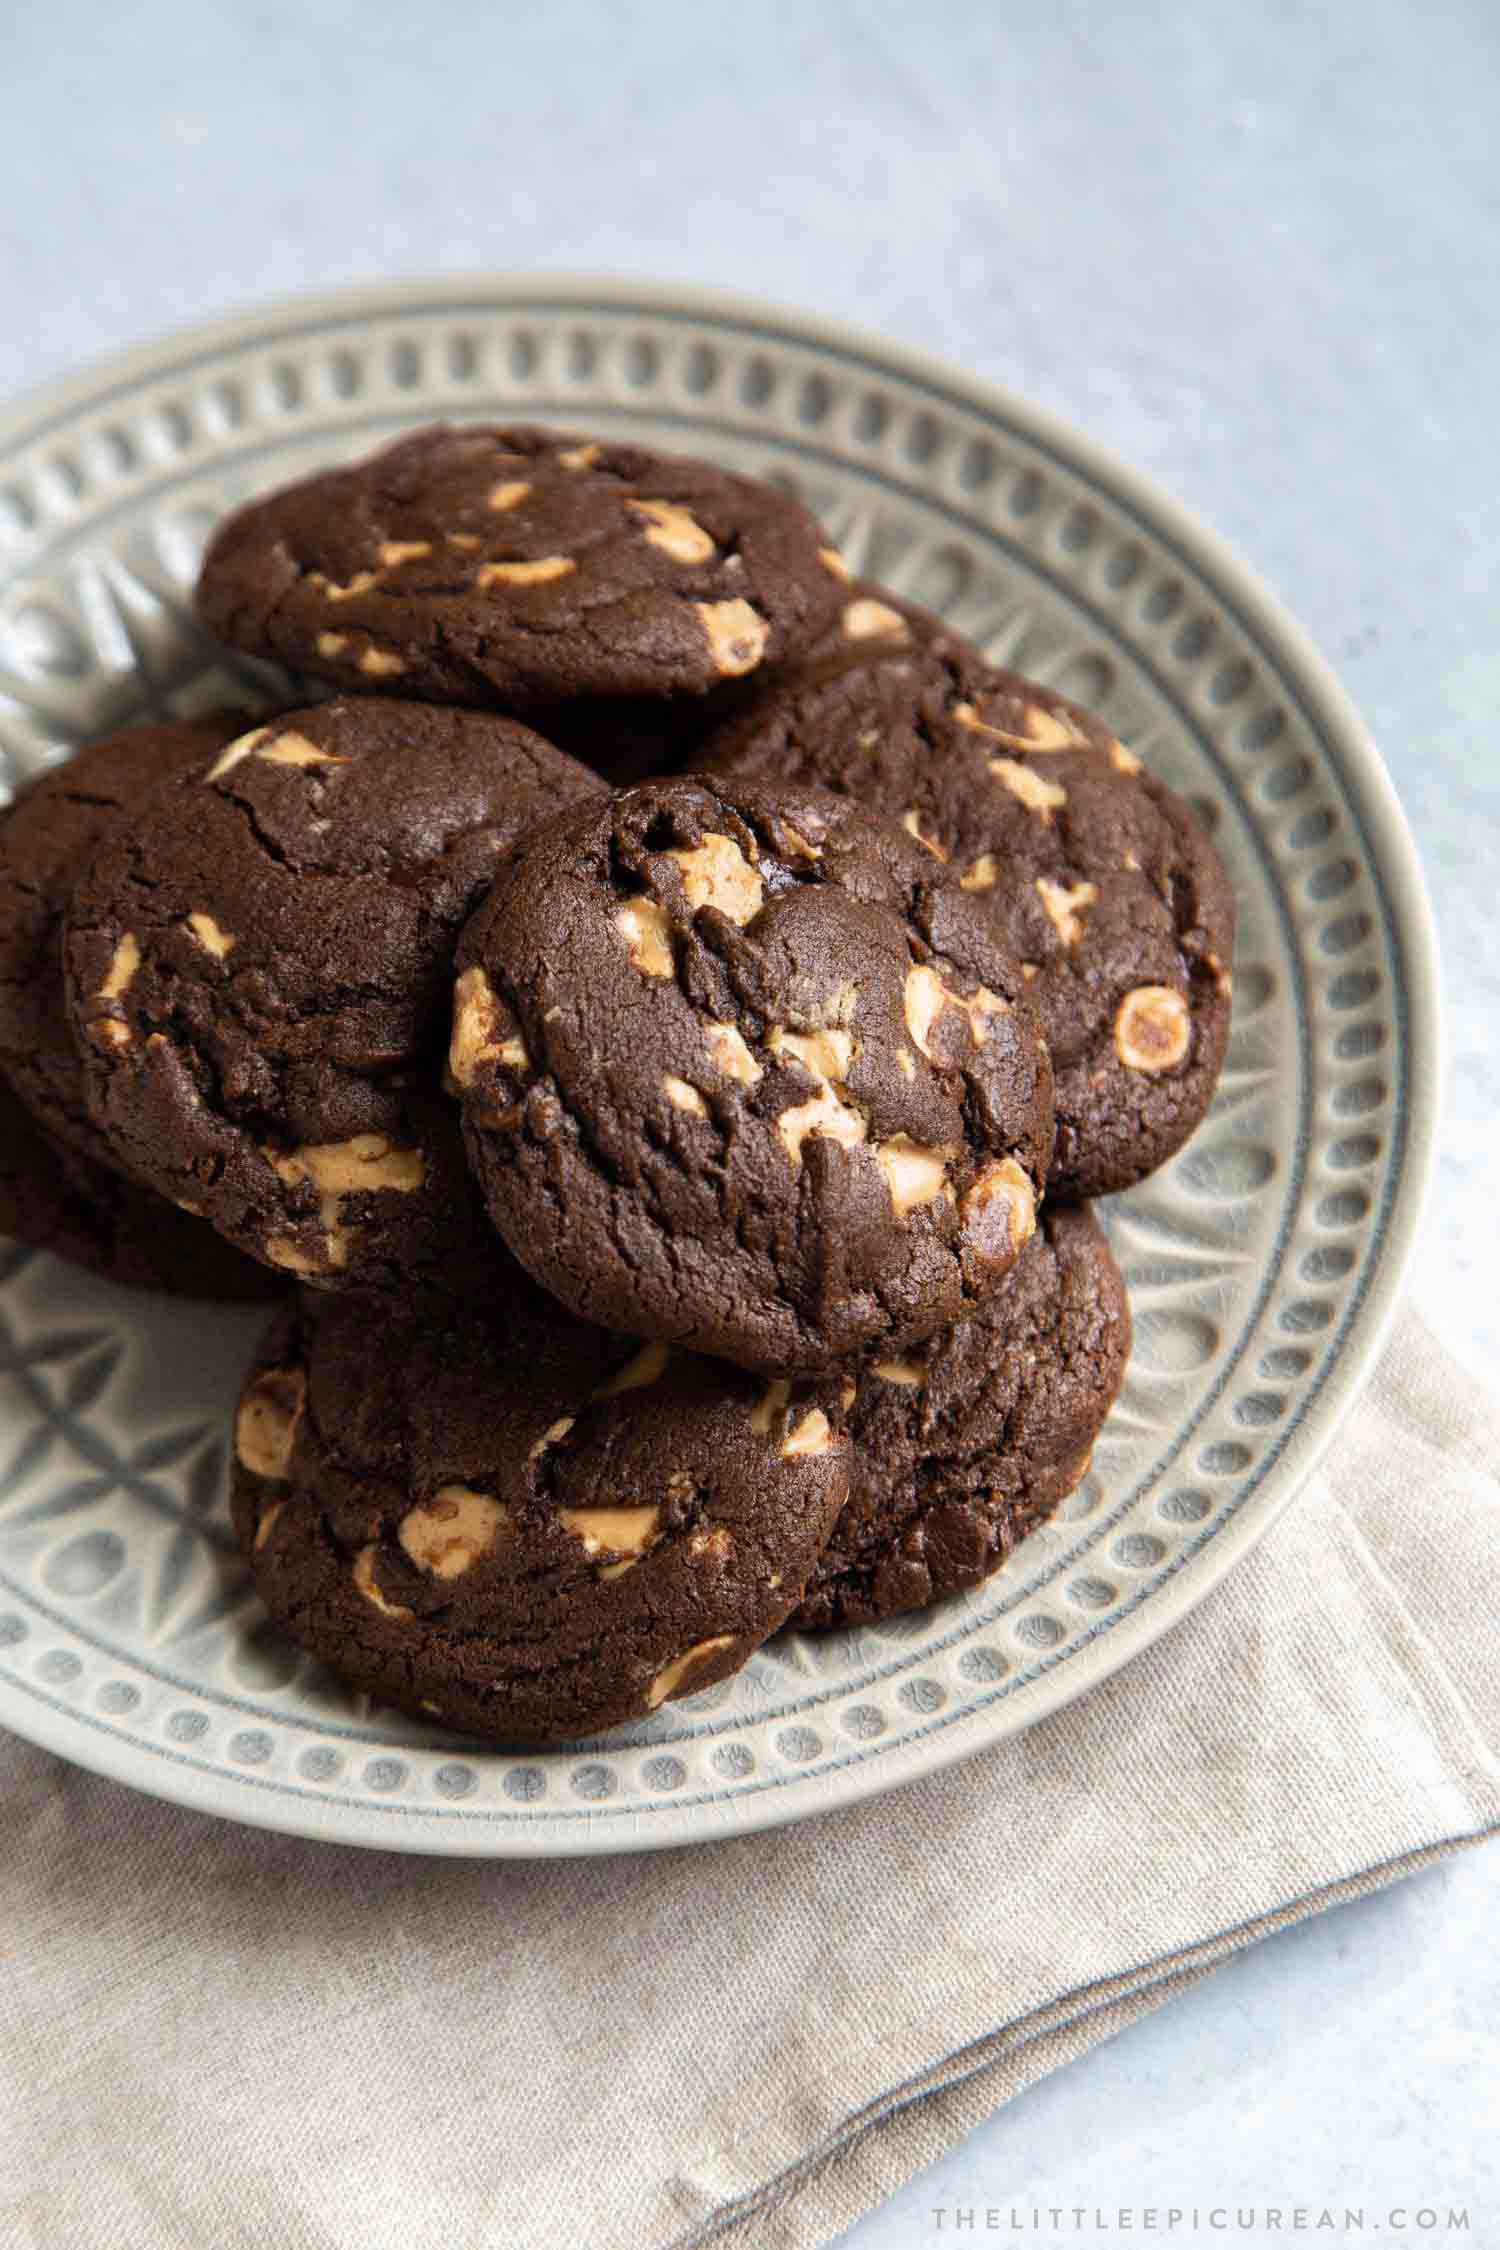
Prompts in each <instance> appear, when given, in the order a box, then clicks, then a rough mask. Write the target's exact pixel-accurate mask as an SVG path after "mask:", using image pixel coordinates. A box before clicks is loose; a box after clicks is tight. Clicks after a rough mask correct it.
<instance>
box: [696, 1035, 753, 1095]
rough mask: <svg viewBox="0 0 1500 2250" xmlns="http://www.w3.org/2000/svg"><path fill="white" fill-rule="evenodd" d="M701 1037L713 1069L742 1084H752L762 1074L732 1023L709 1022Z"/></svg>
mask: <svg viewBox="0 0 1500 2250" xmlns="http://www.w3.org/2000/svg"><path fill="white" fill-rule="evenodd" d="M703 1037H704V1041H705V1044H706V1045H707V1047H708V1053H709V1059H710V1061H711V1062H712V1063H713V1066H714V1068H715V1070H722V1071H723V1073H724V1076H725V1077H726V1078H735V1079H738V1081H739V1083H740V1084H741V1085H742V1086H754V1085H756V1084H757V1083H758V1081H759V1080H760V1078H761V1077H762V1076H763V1075H764V1074H763V1072H762V1070H761V1067H760V1064H759V1063H758V1062H757V1061H756V1059H755V1057H754V1055H752V1054H751V1052H750V1049H749V1048H748V1047H747V1046H746V1044H745V1042H744V1040H743V1038H742V1037H741V1035H740V1033H739V1030H738V1028H737V1027H736V1026H735V1025H734V1024H732V1023H711V1024H709V1025H708V1026H707V1027H706V1029H705V1030H704V1033H703Z"/></svg>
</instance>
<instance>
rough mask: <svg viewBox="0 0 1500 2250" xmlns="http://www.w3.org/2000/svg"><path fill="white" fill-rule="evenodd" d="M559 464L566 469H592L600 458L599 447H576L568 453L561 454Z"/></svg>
mask: <svg viewBox="0 0 1500 2250" xmlns="http://www.w3.org/2000/svg"><path fill="white" fill-rule="evenodd" d="M557 458H558V462H559V464H560V466H561V467H563V468H564V469H591V468H592V467H593V466H594V463H595V462H596V461H597V460H598V458H599V448H598V446H597V445H575V446H572V447H571V448H570V449H569V451H568V452H566V453H559V455H558V456H557Z"/></svg>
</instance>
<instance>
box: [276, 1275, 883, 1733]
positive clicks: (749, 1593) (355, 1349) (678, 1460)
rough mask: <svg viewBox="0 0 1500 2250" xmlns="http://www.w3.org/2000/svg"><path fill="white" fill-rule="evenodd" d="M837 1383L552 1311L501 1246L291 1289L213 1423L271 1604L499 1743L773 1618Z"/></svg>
mask: <svg viewBox="0 0 1500 2250" xmlns="http://www.w3.org/2000/svg"><path fill="white" fill-rule="evenodd" d="M836 1412H837V1385H836V1384H833V1385H830V1384H823V1385H816V1384H812V1385H802V1386H798V1387H794V1386H792V1385H790V1384H788V1383H784V1382H781V1383H771V1384H767V1383H765V1382H763V1381H761V1380H758V1379H757V1378H755V1377H753V1376H749V1375H746V1374H743V1373H741V1372H740V1371H739V1370H738V1369H735V1368H730V1367H726V1366H724V1365H723V1364H722V1363H720V1362H716V1361H712V1360H707V1359H701V1358H698V1357H695V1356H693V1355H690V1354H687V1353H681V1352H672V1351H669V1350H668V1348H667V1347H666V1346H664V1345H660V1344H649V1345H644V1346H642V1345H640V1344H637V1343H635V1342H632V1341H630V1340H628V1339H626V1338H623V1337H618V1336H610V1335H607V1334H606V1333H605V1332H604V1331H603V1330H602V1329H597V1328H592V1327H589V1326H587V1325H585V1324H584V1323H582V1322H579V1321H575V1320H573V1319H571V1318H570V1317H569V1316H568V1314H566V1313H565V1312H564V1311H563V1310H562V1309H561V1308H560V1307H559V1306H558V1305H556V1304H555V1303H553V1301H552V1300H551V1299H550V1298H549V1297H547V1296H545V1295H544V1293H543V1292H542V1291H540V1290H538V1289H536V1288H535V1287H534V1286H533V1284H532V1283H531V1282H529V1281H528V1280H527V1279H526V1277H525V1276H524V1275H523V1274H522V1273H521V1272H520V1271H519V1269H517V1268H515V1267H514V1266H513V1265H512V1264H511V1261H510V1260H509V1259H507V1258H506V1257H505V1255H504V1253H503V1251H501V1250H500V1249H499V1247H498V1245H497V1246H495V1248H494V1249H493V1251H492V1252H491V1254H490V1257H489V1260H488V1261H487V1264H486V1267H485V1270H484V1271H483V1272H482V1273H478V1272H476V1275H475V1278H474V1282H473V1286H472V1288H471V1289H470V1290H468V1291H464V1290H462V1289H453V1288H450V1289H449V1290H448V1291H446V1292H444V1293H443V1294H441V1295H437V1296H434V1297H433V1298H431V1299H429V1300H426V1301H425V1302H424V1304H423V1306H422V1308H421V1310H420V1311H415V1310H412V1311H408V1310H405V1309H401V1310H394V1311H393V1312H392V1314H391V1318H390V1320H389V1321H388V1322H387V1323H386V1324H385V1325H384V1326H383V1327H382V1330H381V1333H380V1336H379V1338H378V1341H377V1339H376V1338H374V1337H373V1336H372V1334H371V1329H370V1322H369V1318H368V1311H367V1308H366V1307H365V1306H364V1305H362V1304H361V1303H360V1302H359V1301H357V1300H356V1299H353V1298H350V1297H326V1296H316V1297H315V1296H313V1295H312V1294H311V1293H306V1292H304V1293H303V1295H302V1297H301V1301H300V1304H299V1305H298V1306H296V1307H294V1308H292V1309H291V1310H290V1311H288V1312H287V1313H286V1314H285V1315H284V1316H282V1317H281V1318H280V1319H278V1321H277V1322H276V1323H275V1324H274V1326H273V1328H272V1329H271V1331H270V1333H269V1334H268V1336H267V1338H266V1339H265V1342H264V1344H263V1346H262V1349H261V1352H260V1354H259V1357H258V1359H257V1361H256V1364H255V1366H254V1367H253V1368H252V1370H251V1373H250V1375H249V1377H248V1380H247V1382H246V1384H245V1387H244V1390H243V1392H242V1394H241V1398H240V1403H239V1408H238V1413H237V1417H236V1424H235V1466H234V1477H233V1511H234V1523H235V1530H236V1533H237V1536H238V1538H239V1541H240V1544H241V1546H242V1547H243V1548H244V1550H245V1553H246V1554H247V1556H248V1557H249V1560H250V1563H251V1566H252V1569H253V1571H254V1575H255V1581H256V1584H257V1586H258V1588H259V1590H260V1593H261V1596H262V1598H263V1599H264V1601H265V1603H266V1605H267V1607H268V1608H269V1609H270V1611H271V1613H272V1614H273V1616H275V1617H276V1618H277V1619H279V1621H280V1622H281V1623H282V1624H283V1625H284V1626H285V1627H286V1629H287V1630H288V1631H289V1632H291V1633H292V1634H293V1635H294V1636H295V1637H296V1638H297V1639H298V1640H299V1641H301V1642H302V1643H303V1644H304V1645H305V1646H306V1647H308V1648H311V1649H313V1650H314V1651H315V1652H316V1653H317V1654H318V1655H319V1656H320V1657H322V1658H323V1659H324V1660H325V1661H326V1662H327V1663H328V1664H329V1665H330V1666H332V1668H333V1669H334V1670H335V1671H337V1672H340V1673H341V1674H343V1676H344V1677H345V1678H346V1679H348V1680H351V1681H352V1682H354V1683H355V1684H356V1685H357V1686H359V1687H361V1688H364V1689H367V1690H368V1691H369V1692H370V1693H372V1694H374V1695H377V1696H380V1697H382V1698H384V1699H385V1700H387V1701H389V1702H393V1703H398V1704H401V1705H403V1706H405V1707H406V1708H407V1709H409V1710H415V1711H419V1712H422V1713H424V1714H426V1715H427V1716H428V1717H432V1718H437V1719H441V1720H443V1721H446V1722H447V1723H448V1724H449V1725H451V1726H455V1727H459V1728H462V1729H463V1730H464V1731H466V1732H470V1733H475V1734H483V1735H489V1736H496V1737H500V1738H502V1739H507V1738H508V1739H511V1740H515V1741H548V1740H554V1739H560V1738H565V1737H568V1736H577V1735H582V1734H588V1733H592V1732H594V1731H596V1730H598V1729H600V1728H602V1727H608V1726H613V1725H616V1724H617V1723H619V1722H620V1721H622V1720H625V1719H629V1718H634V1717H638V1716H641V1715H644V1714H646V1713H648V1712H651V1711H654V1710H656V1709H658V1708H659V1707H660V1706H661V1705H662V1704H664V1703H665V1702H667V1701H669V1700H670V1699H671V1698H672V1697H674V1696H678V1695H690V1694H692V1693H694V1692H695V1691H696V1690H697V1689H699V1688H703V1687H707V1686H709V1685H710V1684H711V1683H712V1682H713V1681H715V1680H721V1679H724V1678H726V1677H727V1676H728V1674H729V1673H731V1672H733V1671H736V1670H738V1668H739V1667H740V1665H742V1664H743V1663H744V1662H745V1660H746V1658H747V1657H749V1656H750V1655H751V1654H752V1652H753V1651H754V1650H755V1649H756V1648H757V1647H758V1646H759V1645H760V1643H761V1642H762V1641H763V1640H765V1639H766V1638H767V1637H768V1636H769V1635H770V1634H771V1633H773V1632H774V1631H775V1630H776V1629H777V1627H778V1626H779V1625H780V1624H781V1623H782V1622H783V1620H784V1619H785V1617H786V1616H787V1614H788V1612H789V1611H790V1610H791V1608H792V1607H793V1606H794V1604H795V1602H796V1600H797V1598H798V1595H799V1594H800V1592H801V1589H802V1586H803V1584H804V1583H805V1581H806V1579H807V1576H808V1574H809V1572H810V1571H811V1569H812V1566H813V1563H814V1561H815V1560H816V1557H817V1554H818V1550H819V1548H820V1546H821V1545H822V1542H823V1540H824V1538H825V1537H826V1536H827V1533H828V1530H829V1527H830V1526H831V1524H832V1522H833V1520H834V1518H835V1516H836V1515H837V1513H838V1510H839V1508H840V1506H841V1504H842V1502H843V1499H844V1496H845V1494H846V1492H847V1490H848V1477H847V1464H848V1445H847V1441H846V1440H845V1439H844V1438H843V1437H842V1436H841V1435H839V1433H838V1432H837V1430H836V1428H835V1425H834V1417H835V1416H836Z"/></svg>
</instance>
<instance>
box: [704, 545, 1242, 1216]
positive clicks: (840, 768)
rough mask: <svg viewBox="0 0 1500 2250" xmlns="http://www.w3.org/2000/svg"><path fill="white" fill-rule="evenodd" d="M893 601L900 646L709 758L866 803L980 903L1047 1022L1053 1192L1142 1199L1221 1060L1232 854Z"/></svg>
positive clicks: (768, 717) (1067, 721) (1130, 772)
mask: <svg viewBox="0 0 1500 2250" xmlns="http://www.w3.org/2000/svg"><path fill="white" fill-rule="evenodd" d="M877 594H878V590H872V589H861V590H860V598H862V599H866V600H869V599H875V598H876V597H877ZM884 606H885V607H886V608H887V610H888V614H889V615H890V616H891V617H894V618H896V619H897V623H898V625H899V627H900V631H899V632H898V633H894V634H893V633H891V632H889V631H887V632H885V633H876V632H872V633H871V634H870V635H869V636H868V637H867V657H866V660H864V661H861V660H860V650H859V647H858V642H857V641H856V644H855V652H854V660H853V661H845V662H832V663H829V662H826V661H825V662H824V663H822V664H821V665H814V666H811V667H809V669H808V670H807V672H806V673H805V675H803V676H798V675H796V674H792V675H790V676H788V677H786V678H784V679H783V680H781V681H780V682H779V683H776V684H774V685H772V686H770V687H769V688H768V690H767V692H766V694H765V696H764V697H763V698H762V699H761V700H760V701H759V702H758V704H757V705H756V707H755V708H754V709H753V710H752V711H750V712H748V713H746V714H744V715H742V716H740V717H738V718H736V719H734V720H731V721H730V722H728V723H727V725H726V726H725V727H724V728H723V729H722V730H721V731H720V732H719V733H718V734H717V735H716V736H715V737H714V738H713V740H712V741H711V743H710V744H709V746H708V748H707V749H706V751H704V752H703V753H702V754H700V756H699V757H698V759H697V763H698V765H699V767H700V769H701V770H702V771H703V772H705V773H707V774H711V775H717V776H730V775H733V776H737V777H739V778H742V779H746V780H753V781H758V782H766V783H777V782H784V783H789V784H794V785H805V784H816V785H817V786H819V787H822V788H826V789H833V790H836V791H838V792H839V793H840V794H841V795H845V796H849V797H852V798H855V799H857V801H858V802H859V803H860V804H861V805H863V806H865V807H866V808H868V809H871V810H874V811H877V812H881V813H884V814H885V815H886V816H887V817H888V818H891V819H894V820H897V821H899V822H900V823H901V824H902V826H903V827H904V828H905V829H906V831H907V833H908V834H909V835H911V836H913V837H915V838H916V839H917V841H918V842H919V843H921V844H922V845H923V846H924V847H925V848H926V849H927V850H928V851H929V852H931V853H932V854H933V855H934V857H935V858H936V859H937V860H938V861H939V862H940V864H941V865H942V866H943V867H945V868H946V869H948V870H949V871H950V872H951V873H952V874H953V875H954V876H955V877H956V878H957V880H958V881H959V882H960V883H961V884H962V886H963V887H964V889H965V890H966V891H968V892H970V893H971V894H972V895H974V896H975V897H977V898H982V899H984V900H985V901H986V902H987V904H988V906H989V909H990V911H991V913H992V914H993V916H994V919H995V922H996V926H997V928H998V929H999V931H1000V932H1001V934H1002V936H1003V938H1004V940H1005V942H1006V943H1007V944H1008V945H1009V946H1010V948H1011V949H1012V951H1013V952H1015V953H1016V954H1017V955H1018V957H1019V958H1020V959H1021V960H1022V961H1023V962H1024V963H1025V964H1026V965H1027V968H1028V970H1029V972H1030V976H1031V990H1032V994H1033V997H1034V998H1035V1000H1036V1002H1037V1005H1038V1007H1039V1009H1040V1011H1041V1015H1042V1020H1043V1022H1044V1024H1045V1026H1046V1031H1047V1038H1048V1044H1049V1047H1050V1049H1051V1054H1052V1062H1053V1069H1054V1071H1055V1074H1056V1099H1057V1140H1056V1146H1055V1149H1054V1153H1053V1159H1052V1166H1051V1170H1050V1173H1049V1177H1048V1189H1049V1192H1050V1193H1051V1194H1053V1195H1056V1196H1070V1197H1071V1196H1087V1195H1102V1194H1107V1193H1110V1192H1113V1191H1114V1190H1117V1189H1120V1188H1125V1187H1129V1186H1131V1185H1132V1184H1133V1183H1134V1182H1135V1181H1137V1180H1139V1179H1143V1178H1144V1177H1145V1176H1146V1175H1147V1174H1148V1173H1150V1172H1152V1171H1154V1170H1155V1169H1156V1168H1157V1166H1158V1165H1160V1164H1163V1163H1165V1162H1166V1160H1167V1159H1168V1157H1170V1156H1171V1155H1173V1154H1174V1153H1175V1151H1176V1150H1177V1149H1178V1148H1180V1147H1181V1145H1182V1143H1183V1142H1184V1141H1185V1140H1186V1139H1187V1138H1188V1135H1189V1134H1190V1133H1191V1132H1192V1131H1193V1129H1194V1127H1195V1126H1196V1125H1197V1124H1198V1123H1199V1121H1200V1119H1201V1118H1202V1117H1203V1115H1204V1113H1205V1111H1206V1110H1207V1108H1208V1105H1209V1102H1210V1101H1211V1099H1212V1097H1213V1090H1214V1086H1215V1084H1216V1082H1217V1079H1218V1074H1219V1070H1220V1067H1221V1065H1222V1062H1223V1058H1224V1050H1225V1046H1226V1044H1227V1041H1228V1036H1229V1017H1230V957H1231V952H1232V948H1233V942H1234V894H1233V891H1232V889H1231V887H1230V884H1229V880H1228V877H1227V875H1226V873H1225V871H1224V868H1223V865H1222V863H1221V861H1220V859H1219V856H1218V853H1217V852H1216V851H1215V849H1214V847H1213V845H1212V843H1211V842H1210V841H1209V839H1208V837H1207V836H1206V835H1205V834H1204V832H1203V829H1202V827H1201V826H1200V824H1199V823H1198V821H1197V820H1196V818H1195V817H1194V815H1193V813H1192V812H1191V810H1190V809H1189V807H1188V806H1187V805H1186V803H1185V802H1184V801H1183V799H1182V798H1181V797H1179V796H1177V795H1176V794H1175V792H1174V791H1172V790H1171V789H1169V788H1168V787H1167V786H1166V784H1165V783H1164V782H1162V781H1160V780H1158V779H1157V778H1156V777H1155V776H1154V775H1152V774H1151V773H1149V772H1147V771H1146V770H1145V769H1144V768H1143V767H1142V765H1141V763H1140V761H1139V760H1138V759H1137V758H1135V757H1134V756H1132V754H1131V753H1130V751H1128V750H1127V749H1125V748H1124V747H1123V746H1122V745H1121V744H1120V743H1119V742H1117V741H1116V739H1115V738H1114V736H1113V735H1112V734H1111V732H1110V730H1109V728H1108V727H1107V726H1105V725H1104V723H1103V722H1102V721H1101V720H1098V719H1096V718H1094V717H1092V716H1091V715H1090V714H1089V713H1088V712H1085V711H1083V710H1081V709H1079V707H1078V706H1077V705H1076V704H1072V703H1069V702H1067V701H1066V700H1065V699H1064V698H1063V697H1061V696H1059V695H1055V694H1053V693H1052V692H1051V691H1050V690H1048V689H1046V688H1042V687H1039V686H1037V685H1036V683H1035V682H1033V681H1030V680H1026V679H1023V678H1021V677H1020V675H1018V674H1016V673H1012V672H1005V671H1001V670H998V669H997V668H995V667H994V666H992V665H988V664H986V663H985V662H984V660H983V659H982V658H981V657H980V656H979V655H978V653H977V652H976V651H974V650H972V649H970V648H969V647H968V646H967V644H966V643H965V642H963V641H962V639H961V638H960V637H959V636H958V635H956V634H954V633H952V632H950V631H949V630H948V629H947V628H945V627H942V626H940V625H939V624H938V623H937V621H936V620H931V619H924V618H923V616H922V613H921V612H920V611H916V610H913V609H912V608H911V607H910V606H909V605H907V604H901V605H899V608H896V607H892V606H891V605H890V604H886V605H884ZM830 649H831V644H830V643H825V644H824V652H823V653H824V656H825V658H826V657H827V656H828V654H829V653H830Z"/></svg>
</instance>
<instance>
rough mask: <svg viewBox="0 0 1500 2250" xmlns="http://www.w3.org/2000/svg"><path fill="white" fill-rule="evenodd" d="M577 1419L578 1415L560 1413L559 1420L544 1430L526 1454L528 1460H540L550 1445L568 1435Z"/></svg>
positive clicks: (555, 1443)
mask: <svg viewBox="0 0 1500 2250" xmlns="http://www.w3.org/2000/svg"><path fill="white" fill-rule="evenodd" d="M576 1419H577V1417H576V1416H575V1415H572V1414H563V1415H560V1416H559V1418H558V1419H557V1421H555V1422H553V1423H551V1424H550V1425H549V1426H548V1428H546V1429H545V1430H543V1432H542V1434H541V1436H540V1437H539V1438H538V1439H537V1441H536V1443H535V1445H533V1446H532V1447H531V1448H530V1449H529V1451H528V1452H527V1455H526V1458H527V1460H528V1461H540V1459H541V1457H542V1455H543V1454H544V1453H545V1452H546V1451H547V1449H548V1447H549V1446H553V1445H557V1444H558V1443H559V1442H560V1441H561V1440H562V1439H563V1438H565V1437H566V1436H567V1434H568V1432H569V1430H571V1429H572V1427H573V1424H574V1421H575V1420H576Z"/></svg>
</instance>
